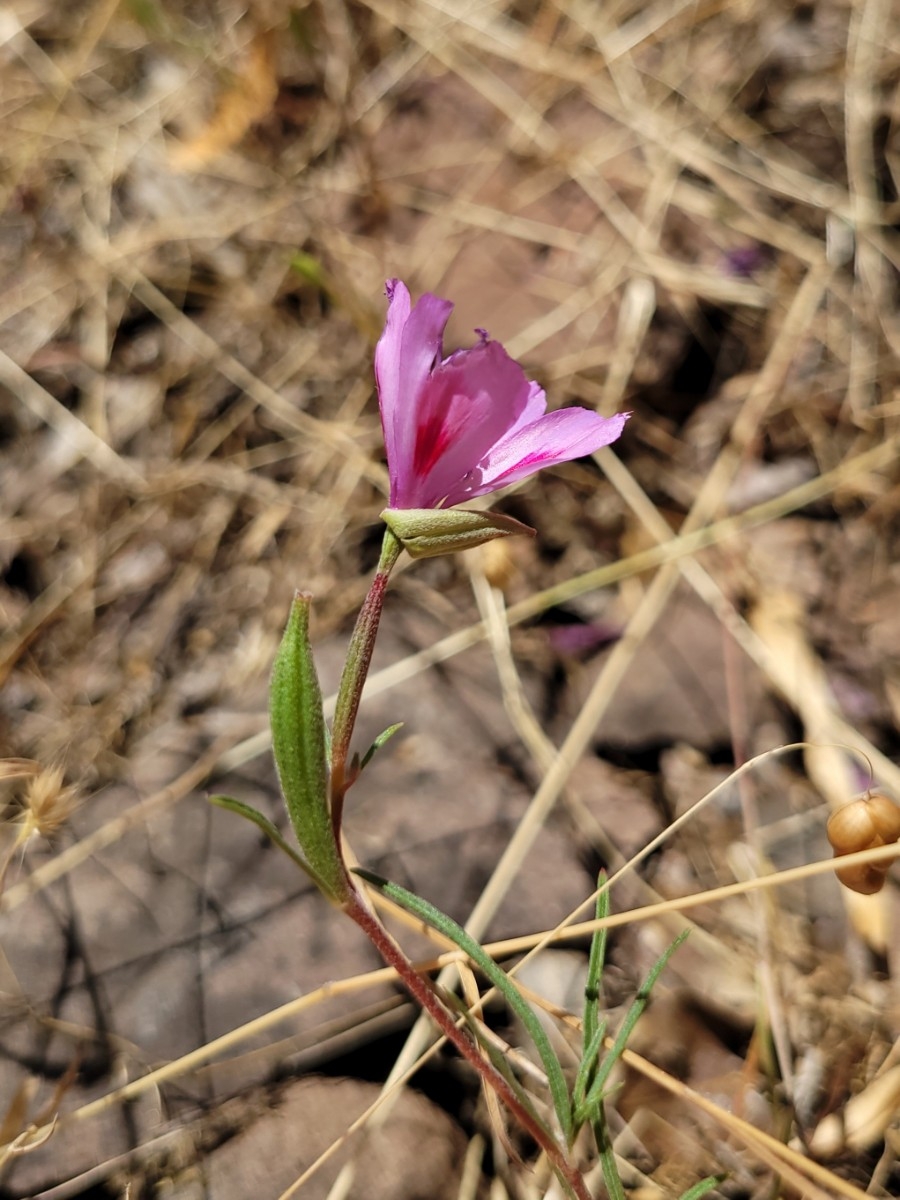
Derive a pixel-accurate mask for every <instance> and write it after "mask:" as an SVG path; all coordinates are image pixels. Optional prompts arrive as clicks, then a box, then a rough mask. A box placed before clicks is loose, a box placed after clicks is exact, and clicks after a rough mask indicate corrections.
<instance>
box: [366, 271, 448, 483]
mask: <svg viewBox="0 0 900 1200" xmlns="http://www.w3.org/2000/svg"><path fill="white" fill-rule="evenodd" d="M386 291H387V295H388V299H389V301H390V304H389V305H388V315H387V320H386V321H385V326H384V332H383V333H382V335H381V337H380V339H379V341H378V345H377V346H376V347H375V378H376V381H377V383H378V404H379V408H380V410H381V426H382V429H383V431H384V444H385V448H386V450H387V459H388V467H389V470H390V475H391V504H397V503H399V501H398V500H397V497H396V494H395V493H397V492H402V490H403V488H404V474H405V464H407V463H408V462H409V461H410V458H411V454H412V447H413V445H414V441H415V428H416V412H417V409H418V405H419V399H420V396H421V394H422V392H423V391H424V389H425V388H426V386H427V384H428V380H429V377H430V375H431V372H432V370H433V369H434V366H435V364H436V363H438V362H440V359H441V341H442V338H443V333H444V327H445V326H446V324H447V321H448V320H449V318H450V314H451V313H452V312H453V305H452V304H451V303H450V301H449V300H441V299H440V297H438V296H432V295H431V294H430V293H426V294H425V295H424V296H422V297H420V299H419V300H418V302H417V303H416V305H415V307H414V308H413V309H412V311H410V300H409V291H408V289H407V287H406V284H405V283H402V282H401V281H400V280H399V279H390V280H388V283H387V288H386Z"/></svg>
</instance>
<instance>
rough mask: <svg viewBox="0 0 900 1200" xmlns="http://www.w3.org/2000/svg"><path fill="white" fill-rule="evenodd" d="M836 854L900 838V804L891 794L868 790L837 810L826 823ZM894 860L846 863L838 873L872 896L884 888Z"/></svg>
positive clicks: (849, 884)
mask: <svg viewBox="0 0 900 1200" xmlns="http://www.w3.org/2000/svg"><path fill="white" fill-rule="evenodd" d="M826 833H827V835H828V840H829V842H830V843H831V846H832V849H833V850H834V853H835V855H837V856H839V855H842V854H854V853H856V851H858V850H871V849H873V848H874V847H876V846H888V845H891V844H892V843H893V842H896V841H900V806H898V805H897V804H895V803H894V801H893V800H891V799H889V798H888V797H887V796H881V795H877V794H876V795H873V794H871V793H867V794H866V795H865V796H860V797H859V798H858V799H856V800H851V801H850V803H849V804H845V805H844V807H843V808H839V809H838V810H837V811H836V812H833V813H832V814H831V816H830V817H829V818H828V824H827V826H826ZM890 865H891V864H890V863H865V864H862V865H860V866H855V867H843V868H841V869H839V870H837V871H835V874H836V875H837V877H838V879H839V880H840V881H841V883H842V884H843V885H844V887H848V888H850V889H851V890H852V891H854V892H860V893H861V894H862V895H864V896H871V895H872V894H873V893H875V892H880V891H881V889H882V887H884V881H885V879H886V878H887V873H888V871H889V870H890Z"/></svg>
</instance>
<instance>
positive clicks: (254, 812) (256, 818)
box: [209, 796, 327, 892]
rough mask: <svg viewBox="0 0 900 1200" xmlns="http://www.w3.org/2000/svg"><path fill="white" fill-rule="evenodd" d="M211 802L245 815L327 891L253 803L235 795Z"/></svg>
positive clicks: (221, 797) (210, 799) (307, 865)
mask: <svg viewBox="0 0 900 1200" xmlns="http://www.w3.org/2000/svg"><path fill="white" fill-rule="evenodd" d="M209 802H210V804H215V806H216V808H224V809H225V810H226V812H233V813H237V815H238V816H239V817H243V818H244V820H245V821H249V822H250V823H251V824H252V825H255V826H256V827H257V828H258V829H261V830H262V831H263V833H264V834H265V835H266V837H267V838H268V839H269V841H270V842H273V843H274V844H275V845H276V846H277V847H278V849H279V850H283V851H284V853H285V854H286V855H287V856H288V858H289V859H290V860H291V861H292V862H295V863H296V864H297V866H298V867H299V868H300V870H301V871H305V872H306V874H307V875H308V876H309V877H310V879H311V880H312V881H313V883H314V884H315V885H316V887H317V888H319V890H320V891H323V892H324V891H326V890H327V889H326V887H325V884H324V881H323V880H322V879H320V877H319V876H318V875H317V874H316V872H315V871H314V870H313V869H312V867H311V866H310V865H309V863H308V862H307V861H306V859H304V858H303V857H302V855H300V854H298V853H297V851H296V850H295V849H294V847H293V846H292V845H291V844H290V842H287V841H285V839H284V837H282V834H281V830H280V829H279V828H278V826H277V825H273V824H272V822H271V821H270V820H269V818H268V817H267V816H264V815H263V813H261V812H260V811H259V809H258V808H254V807H253V805H252V804H245V803H244V801H243V800H235V798H234V797H233V796H210V797H209Z"/></svg>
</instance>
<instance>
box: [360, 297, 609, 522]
mask: <svg viewBox="0 0 900 1200" xmlns="http://www.w3.org/2000/svg"><path fill="white" fill-rule="evenodd" d="M386 290H387V296H388V300H389V302H390V303H389V305H388V314H387V321H386V322H385V326H384V332H383V333H382V335H381V338H380V339H379V342H378V345H377V347H376V349H375V378H376V380H377V382H378V402H379V405H380V408H381V424H382V428H383V429H384V442H385V446H386V447H387V459H388V471H389V473H390V479H391V496H390V508H391V509H404V508H416V509H420V508H438V507H448V506H450V505H453V504H460V503H462V501H464V500H470V499H472V498H473V497H474V496H483V495H484V494H485V493H486V492H493V491H495V490H496V489H497V488H500V487H504V486H505V485H506V484H509V483H514V482H515V481H516V480H518V479H524V478H525V477H526V476H528V475H532V474H534V472H535V471H539V470H540V469H541V468H542V467H549V466H554V465H555V464H557V463H563V462H569V461H570V460H571V459H573V458H581V457H582V456H583V455H586V454H592V453H593V452H594V451H595V450H599V448H600V447H601V446H608V445H609V444H610V442H614V441H615V440H616V438H617V437H619V435H620V434H621V432H622V429H623V428H624V425H625V422H626V420H627V419H628V414H627V413H619V414H618V415H617V416H614V417H601V416H598V415H597V413H594V412H590V411H589V410H588V409H586V408H563V409H559V410H558V411H556V412H552V413H548V412H547V411H546V410H547V400H546V397H545V395H544V392H543V390H542V389H541V388H540V387H539V386H538V385H537V384H536V383H534V382H533V381H530V380H528V379H526V378H525V373H524V371H523V370H522V368H521V367H520V366H519V365H518V363H516V362H514V361H513V360H512V359H511V358H510V357H509V355H508V354H507V353H506V351H505V350H504V349H503V347H502V346H501V345H500V344H499V342H493V341H491V339H490V338H489V337H488V335H487V334H486V333H485V332H484V331H483V330H478V331H477V332H478V333H479V334H480V337H481V341H480V342H479V343H478V344H477V345H476V346H473V347H472V349H471V350H457V351H456V352H455V353H454V354H451V355H450V357H449V358H444V359H442V354H443V350H442V338H443V333H444V328H445V326H446V324H447V321H448V320H449V317H450V313H451V312H452V311H453V305H452V304H451V303H450V301H449V300H441V299H440V298H439V297H438V296H432V295H431V294H430V293H426V295H424V296H422V297H421V299H420V300H419V301H418V303H417V304H416V305H415V307H414V308H413V307H412V306H411V304H410V298H409V291H408V290H407V288H406V285H405V284H403V283H401V282H400V280H399V279H390V280H388V283H387V289H386Z"/></svg>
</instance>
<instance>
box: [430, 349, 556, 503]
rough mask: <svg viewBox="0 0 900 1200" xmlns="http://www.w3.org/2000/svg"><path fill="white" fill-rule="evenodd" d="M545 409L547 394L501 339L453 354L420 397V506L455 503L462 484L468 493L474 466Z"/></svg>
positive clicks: (465, 492)
mask: <svg viewBox="0 0 900 1200" xmlns="http://www.w3.org/2000/svg"><path fill="white" fill-rule="evenodd" d="M544 408H545V402H544V394H543V392H542V391H541V390H540V389H539V388H536V387H535V386H533V385H531V384H530V383H529V382H528V380H527V379H526V378H525V374H524V372H523V371H522V368H521V367H520V366H519V365H518V364H517V363H516V362H514V361H513V360H512V359H511V358H510V357H509V355H508V354H507V353H506V351H505V350H504V349H503V347H502V346H501V345H500V344H499V343H498V342H487V341H486V342H481V343H480V344H479V345H477V346H474V347H473V348H472V349H471V350H463V351H460V352H459V353H457V354H454V355H452V356H451V357H450V358H449V359H447V361H446V362H444V363H442V364H441V365H440V366H439V367H438V368H437V369H436V370H435V371H434V373H433V374H432V376H431V378H430V380H429V381H428V384H427V386H426V387H425V388H424V389H423V391H422V393H421V395H420V397H419V404H418V407H417V412H416V438H415V443H414V446H413V455H412V460H411V462H412V467H411V475H412V487H413V489H414V494H415V497H416V500H415V503H416V506H418V507H423V508H427V507H431V506H433V505H436V504H440V503H441V502H442V501H444V502H445V503H446V504H454V503H457V501H456V500H453V499H452V498H451V497H452V496H454V495H457V494H459V492H460V489H461V488H462V494H463V495H468V494H469V492H468V488H467V486H466V485H465V483H464V481H466V480H467V479H468V477H469V475H470V474H471V471H472V469H473V467H474V466H475V465H476V464H477V463H478V462H479V461H480V460H481V459H482V458H484V456H485V455H486V454H487V453H488V452H489V451H490V449H491V447H492V446H493V445H494V444H495V443H496V442H497V441H498V440H500V439H502V438H503V437H505V436H506V434H507V433H508V431H509V430H510V429H515V428H518V427H519V425H520V424H521V423H522V422H523V420H527V418H528V417H529V415H530V417H531V419H532V420H534V419H535V418H536V417H537V416H539V415H540V414H541V413H543V411H544ZM407 502H408V503H410V504H411V503H412V502H411V501H407Z"/></svg>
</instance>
